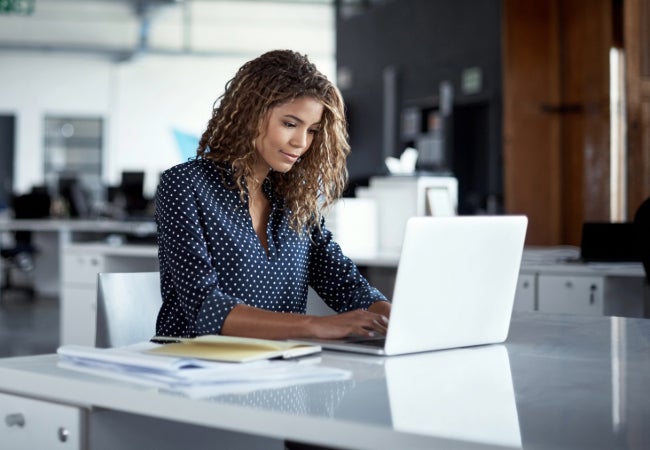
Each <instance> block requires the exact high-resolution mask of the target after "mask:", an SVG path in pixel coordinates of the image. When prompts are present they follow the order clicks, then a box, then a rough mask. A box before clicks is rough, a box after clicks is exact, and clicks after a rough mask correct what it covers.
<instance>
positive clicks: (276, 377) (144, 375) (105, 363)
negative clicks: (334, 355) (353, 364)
mask: <svg viewBox="0 0 650 450" xmlns="http://www.w3.org/2000/svg"><path fill="white" fill-rule="evenodd" d="M160 347H161V346H160V345H157V344H152V343H141V344H136V345H133V346H128V347H122V348H106V349H104V348H101V349H100V348H94V347H86V346H77V345H66V346H62V347H59V349H58V350H57V353H58V355H59V364H58V365H59V367H62V368H65V369H71V370H76V371H81V372H85V373H90V374H93V375H100V376H104V377H109V378H113V379H118V380H122V381H128V382H131V383H137V384H140V385H145V386H150V387H154V388H157V389H159V390H162V391H170V392H178V393H181V394H184V395H187V396H190V397H207V396H214V395H218V394H222V393H242V392H250V391H254V390H258V389H270V388H278V387H283V386H287V385H293V384H302V383H315V382H323V381H336V380H343V379H347V378H349V377H350V373H349V372H348V371H345V370H341V369H336V368H330V367H324V366H321V365H319V364H317V363H318V362H319V361H320V358H311V359H308V360H297V361H286V360H280V361H277V360H273V361H271V360H260V361H255V362H250V363H246V364H238V363H228V362H216V361H208V360H204V359H196V358H185V357H174V356H163V355H160V354H154V353H151V350H152V349H155V348H160Z"/></svg>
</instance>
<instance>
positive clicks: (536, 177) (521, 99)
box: [503, 0, 563, 245]
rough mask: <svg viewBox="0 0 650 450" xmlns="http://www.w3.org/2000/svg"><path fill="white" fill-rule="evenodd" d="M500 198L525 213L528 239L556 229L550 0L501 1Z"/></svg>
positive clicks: (543, 239)
mask: <svg viewBox="0 0 650 450" xmlns="http://www.w3.org/2000/svg"><path fill="white" fill-rule="evenodd" d="M503 17H504V20H503V24H504V29H503V61H504V70H503V74H504V80H503V91H504V105H503V108H504V110H503V114H504V121H503V123H504V139H503V146H504V147H503V155H504V156H503V158H504V192H505V196H504V204H505V209H506V212H508V213H523V214H526V215H527V216H528V219H529V228H528V235H527V244H529V245H543V244H553V243H557V242H558V241H559V239H560V235H561V223H560V219H561V217H560V211H561V196H560V193H561V192H562V190H563V189H562V180H561V176H560V165H559V149H560V145H559V143H560V120H559V117H558V116H557V115H555V114H549V113H548V109H549V108H553V107H554V105H557V104H559V102H560V84H559V78H558V76H559V69H558V58H559V52H558V46H557V29H556V24H557V8H556V6H555V3H554V2H522V1H519V0H504V2H503Z"/></svg>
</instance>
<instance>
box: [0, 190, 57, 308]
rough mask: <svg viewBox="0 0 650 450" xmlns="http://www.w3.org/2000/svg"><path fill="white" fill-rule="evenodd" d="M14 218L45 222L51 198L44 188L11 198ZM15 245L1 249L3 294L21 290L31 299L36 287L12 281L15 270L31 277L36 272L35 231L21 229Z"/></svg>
mask: <svg viewBox="0 0 650 450" xmlns="http://www.w3.org/2000/svg"><path fill="white" fill-rule="evenodd" d="M11 208H12V209H13V213H14V218H15V219H42V218H45V217H48V216H49V215H50V196H49V194H48V193H47V191H46V190H45V188H39V187H34V188H33V189H32V191H31V192H30V193H27V194H22V195H15V196H13V197H12V199H11ZM13 235H14V243H13V246H11V247H3V248H1V249H0V257H1V258H2V262H3V264H2V285H1V286H2V287H1V289H2V290H3V291H7V290H22V291H25V292H27V294H28V295H29V298H30V299H33V298H34V294H35V291H34V286H33V284H30V285H27V286H19V285H15V284H14V283H13V282H12V279H11V273H12V271H13V270H19V271H20V272H22V273H25V274H28V275H29V274H31V273H32V271H33V270H34V257H35V255H36V253H37V248H36V247H35V246H34V245H33V243H32V232H31V231H26V230H18V231H15V232H14V233H13Z"/></svg>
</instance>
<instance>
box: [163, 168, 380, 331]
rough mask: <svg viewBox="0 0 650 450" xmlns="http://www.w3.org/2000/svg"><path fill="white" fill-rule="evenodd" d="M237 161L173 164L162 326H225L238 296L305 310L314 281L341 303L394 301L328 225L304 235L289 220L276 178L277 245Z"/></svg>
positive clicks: (335, 305) (166, 190) (329, 299)
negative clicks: (257, 218) (251, 207)
mask: <svg viewBox="0 0 650 450" xmlns="http://www.w3.org/2000/svg"><path fill="white" fill-rule="evenodd" d="M232 186H234V180H233V178H232V176H231V173H230V171H229V170H228V168H227V167H219V166H217V165H215V164H214V163H212V162H211V161H208V160H205V159H201V158H198V159H193V160H190V161H188V162H185V163H182V164H179V165H177V166H175V167H172V168H171V169H169V170H166V171H165V172H164V173H163V174H162V176H161V178H160V184H159V186H158V191H157V193H156V211H155V218H156V223H157V226H158V257H159V262H160V277H161V280H160V284H161V286H160V288H161V294H162V298H163V305H162V307H161V309H160V312H159V314H158V320H157V323H156V333H157V334H159V335H162V336H187V337H192V336H197V335H202V334H219V333H220V332H221V328H222V326H223V323H224V320H225V319H226V317H227V316H228V313H229V312H230V311H231V310H232V308H233V307H235V306H236V305H238V304H247V305H250V306H254V307H257V308H263V309H267V310H270V311H278V312H284V313H299V314H304V313H305V311H306V303H307V287H308V286H311V287H312V288H313V289H314V290H315V291H316V292H317V293H318V294H319V295H320V296H321V298H322V299H323V300H324V301H325V302H326V303H327V304H328V305H329V306H330V307H331V308H332V309H334V310H335V311H338V312H345V311H349V310H353V309H357V308H367V307H368V306H370V305H371V304H372V303H373V302H375V301H377V300H386V299H385V297H384V296H383V295H382V294H381V293H380V292H379V291H378V290H377V289H375V288H373V287H371V286H370V285H369V284H368V282H367V281H366V279H365V278H364V277H363V276H361V274H360V273H359V271H358V269H357V267H356V266H355V265H354V263H353V262H352V261H351V260H350V259H348V258H347V257H345V256H344V255H343V254H342V253H341V249H340V248H339V246H338V244H336V243H335V242H334V241H333V240H332V235H331V233H330V232H329V231H328V230H327V228H326V227H325V226H323V227H322V232H318V231H317V230H316V229H314V230H312V232H311V239H310V236H309V235H308V234H307V233H304V234H302V235H300V234H299V233H296V232H294V231H293V230H292V229H290V228H289V223H288V213H287V211H286V210H285V209H284V208H283V204H282V199H281V198H280V197H279V196H278V195H277V194H275V193H274V191H273V187H272V186H271V182H270V181H269V179H266V180H265V181H264V185H263V191H264V193H265V194H266V195H267V196H268V197H269V200H270V203H271V212H270V217H269V224H268V228H267V234H268V248H269V251H268V253H267V252H266V250H265V249H264V247H263V246H262V244H261V243H260V240H259V238H258V236H257V234H256V233H255V231H254V229H253V224H252V221H251V217H250V214H249V212H248V205H247V204H246V203H244V202H242V201H241V199H240V196H239V191H238V190H236V189H231V188H229V187H232Z"/></svg>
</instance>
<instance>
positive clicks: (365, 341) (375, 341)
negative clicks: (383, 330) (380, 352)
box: [345, 336, 386, 348]
mask: <svg viewBox="0 0 650 450" xmlns="http://www.w3.org/2000/svg"><path fill="white" fill-rule="evenodd" d="M345 342H346V343H350V344H361V345H368V346H370V347H377V348H383V347H384V344H385V343H386V337H385V336H382V337H377V338H351V339H346V340H345Z"/></svg>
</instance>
